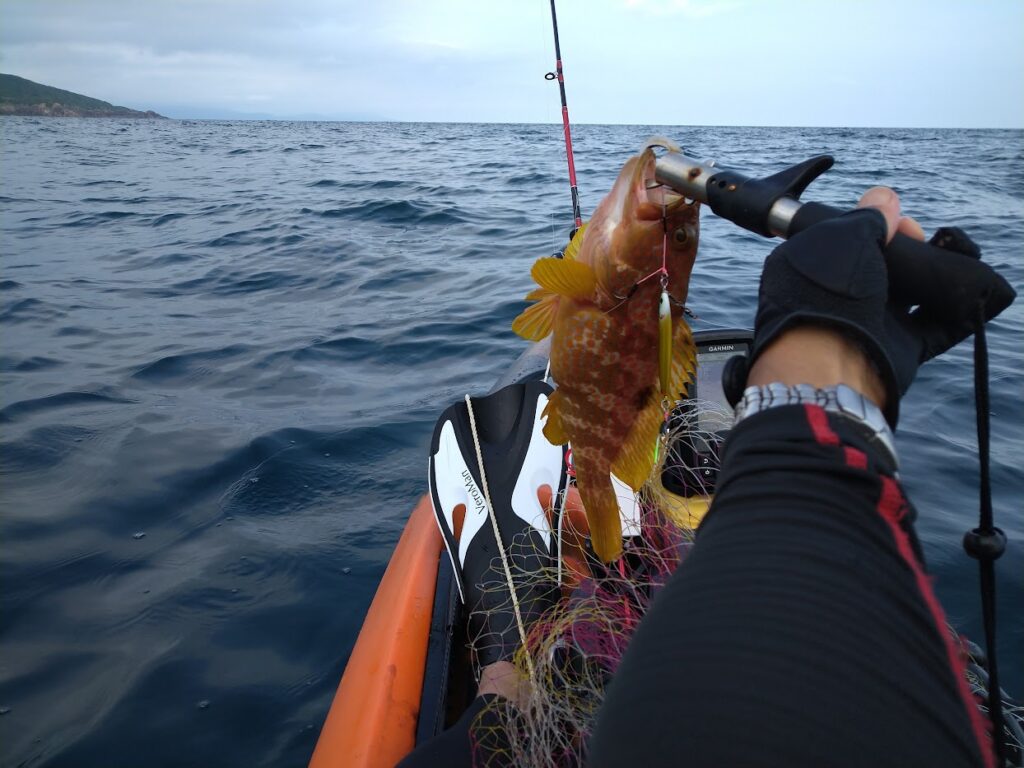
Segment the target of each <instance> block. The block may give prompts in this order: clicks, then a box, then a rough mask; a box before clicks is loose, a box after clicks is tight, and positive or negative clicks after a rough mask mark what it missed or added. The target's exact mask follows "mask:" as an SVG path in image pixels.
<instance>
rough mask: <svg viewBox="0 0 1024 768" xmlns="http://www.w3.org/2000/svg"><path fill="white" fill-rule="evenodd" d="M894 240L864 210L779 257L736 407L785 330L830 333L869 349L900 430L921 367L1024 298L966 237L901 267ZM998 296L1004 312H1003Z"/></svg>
mask: <svg viewBox="0 0 1024 768" xmlns="http://www.w3.org/2000/svg"><path fill="white" fill-rule="evenodd" d="M885 241H886V223H885V218H884V217H883V216H882V214H881V213H880V212H879V211H877V210H875V209H872V208H863V209H859V210H856V211H851V212H849V213H846V214H843V215H842V216H839V217H837V218H834V219H829V220H827V221H823V222H820V223H818V224H815V225H814V226H812V227H810V228H808V229H807V230H805V231H803V232H801V233H800V234H798V235H796V236H794V237H793V238H792V239H790V240H789V241H787V242H785V243H783V244H782V245H780V246H779V247H778V248H776V249H775V250H774V251H772V253H771V255H769V257H768V258H767V260H766V261H765V265H764V271H763V273H762V275H761V287H760V291H759V296H758V309H757V316H756V319H755V321H754V344H753V348H752V350H751V354H750V358H749V360H748V361H747V365H746V366H745V367H744V368H743V370H742V372H741V373H740V374H738V372H737V370H736V368H735V367H733V369H732V370H731V372H730V374H731V375H729V376H728V377H727V379H726V382H725V383H726V387H727V395H728V396H729V397H730V400H731V399H732V396H733V395H734V394H735V395H736V399H737V400H738V399H739V395H740V393H741V391H742V386H740V387H739V390H740V391H739V392H738V391H737V384H738V383H739V382H740V381H742V382H743V384H744V385H745V382H746V371H747V370H749V366H751V365H753V363H754V361H755V360H756V359H757V357H758V356H759V355H760V354H761V353H762V352H763V351H764V349H765V348H766V347H767V346H768V345H769V344H770V343H771V342H772V341H773V340H774V339H775V338H777V337H778V336H779V335H780V334H781V333H782V332H783V331H785V330H787V329H788V328H791V327H794V326H797V325H803V324H813V325H824V326H828V327H832V328H835V329H837V330H839V331H841V332H843V333H845V334H847V335H848V336H849V337H850V338H851V339H853V340H855V341H856V342H857V343H858V344H859V345H860V346H861V347H862V349H863V350H864V353H865V354H866V356H867V358H868V359H869V360H870V361H871V363H872V364H873V365H874V366H875V368H876V369H877V371H878V374H879V378H880V379H881V381H882V384H883V385H884V387H885V391H886V406H885V417H886V419H887V420H888V422H889V424H890V425H892V426H893V427H895V426H896V422H897V421H898V418H899V402H900V397H901V396H902V395H903V394H904V393H905V392H906V391H907V389H908V388H909V387H910V384H911V382H912V381H913V380H914V376H915V375H916V373H917V369H918V367H919V366H920V365H921V363H923V362H925V361H927V360H930V359H931V358H933V357H935V356H936V355H939V354H941V353H942V352H945V351H946V350H947V349H949V348H950V347H952V346H954V345H956V344H958V343H959V342H960V341H962V340H963V339H965V338H966V337H967V336H969V335H970V334H971V333H972V332H973V331H974V329H975V328H976V327H977V324H978V323H979V322H984V321H986V320H988V319H991V317H993V316H994V315H995V314H997V313H998V312H999V311H1001V310H1002V309H1003V308H1005V306H1006V305H1008V304H1009V303H1010V301H1012V299H1013V297H1014V295H1015V294H1014V293H1013V291H1012V289H1010V287H1009V285H1008V284H1006V281H1005V280H1003V279H1002V278H1001V277H1000V276H999V275H997V274H996V273H995V272H994V271H992V270H991V269H990V268H988V267H987V266H986V265H982V264H981V263H980V262H979V261H978V259H979V252H978V249H977V246H975V245H974V243H973V242H971V240H970V239H969V238H968V237H967V236H966V235H965V234H963V233H962V232H961V231H960V230H956V229H943V230H939V232H937V233H936V236H935V237H934V238H932V241H931V242H932V245H938V246H939V247H940V248H942V249H946V250H945V251H940V250H938V249H930V251H934V252H935V253H929V249H928V247H927V246H925V245H924V244H923V243H920V244H917V245H918V246H919V247H920V248H922V249H925V252H924V254H923V257H921V258H919V257H918V254H916V253H915V254H914V255H913V257H912V258H907V259H901V260H899V261H898V262H893V264H892V266H891V267H889V266H887V264H886V257H885V255H884V254H883V248H884V247H885ZM935 254H938V256H939V258H934V257H935ZM993 292H998V293H999V294H1000V299H999V301H998V302H996V303H998V304H1001V305H1002V306H999V307H998V309H995V311H991V309H992V306H990V305H993V302H992V301H991V300H990V299H991V294H992V293H993ZM1007 294H1008V296H1007ZM1004 299H1005V303H1004ZM912 303H917V304H919V306H917V307H916V308H913V309H912V307H911V304H912Z"/></svg>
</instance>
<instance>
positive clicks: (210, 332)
mask: <svg viewBox="0 0 1024 768" xmlns="http://www.w3.org/2000/svg"><path fill="white" fill-rule="evenodd" d="M656 133H657V134H665V135H667V136H670V137H672V138H674V139H676V140H677V141H679V142H680V143H681V144H682V145H683V146H684V147H685V148H686V149H687V150H688V151H689V152H690V153H691V154H695V155H697V156H698V157H702V158H715V159H716V160H718V162H719V163H720V164H721V165H722V166H724V167H728V168H735V169H736V170H742V171H744V172H747V173H749V174H754V175H760V174H765V173H769V172H773V171H776V170H779V169H781V168H782V167H784V166H785V165H787V164H789V163H792V162H796V161H798V160H802V159H804V158H806V157H809V156H811V155H814V154H818V153H823V152H828V153H831V154H834V155H835V156H836V158H837V162H836V166H835V168H834V169H833V170H832V171H830V172H829V173H828V174H826V176H825V177H823V178H822V179H820V180H819V181H817V182H816V183H815V184H814V185H812V187H811V189H810V191H809V192H808V193H807V195H806V196H807V197H808V198H810V199H817V200H819V201H822V202H826V203H832V204H836V205H842V206H849V205H851V204H852V203H853V202H854V201H855V200H856V199H857V196H858V194H859V193H860V192H861V191H862V190H864V189H866V188H867V187H870V186H872V185H875V184H888V185H891V186H893V187H894V188H896V189H897V190H898V191H899V192H900V194H901V195H902V196H903V199H904V201H905V210H906V211H907V212H908V213H910V214H912V215H914V216H916V217H917V218H918V219H919V221H920V222H921V223H922V224H923V225H924V227H925V229H926V230H931V229H934V228H935V227H937V226H940V225H945V224H957V225H959V226H961V227H963V228H964V229H966V230H967V231H968V232H970V233H971V234H972V235H973V236H974V237H975V239H976V240H977V241H978V243H979V244H980V245H981V247H982V249H983V251H984V257H985V259H986V260H987V261H989V262H991V263H992V264H993V265H995V266H996V267H997V268H998V269H999V270H1001V271H1002V272H1003V273H1004V274H1005V275H1006V276H1007V278H1008V279H1009V280H1010V282H1011V283H1012V284H1013V285H1014V287H1015V288H1016V289H1017V290H1018V291H1020V290H1021V289H1022V288H1024V173H1022V170H1021V169H1022V168H1024V132H1021V131H976V130H892V129H856V130H854V129H818V128H706V127H705V128H692V127H685V126H596V125H595V126H578V127H577V128H576V129H575V134H574V137H575V144H576V163H577V168H578V171H579V174H580V178H579V185H580V190H581V195H582V200H583V206H584V212H585V214H586V213H589V212H590V211H592V210H593V208H594V206H595V205H596V204H597V202H598V201H599V199H600V198H601V196H602V195H603V194H604V193H605V192H607V190H608V189H609V188H610V186H611V183H612V181H613V179H614V178H615V176H616V174H617V171H618V169H619V167H621V165H622V163H623V162H624V161H625V160H626V158H627V157H628V156H629V155H630V154H631V153H633V152H634V151H635V150H636V149H638V148H639V146H640V145H641V143H642V142H643V140H644V139H645V138H646V137H648V136H650V135H651V134H656ZM571 225H572V222H571V215H570V210H569V191H568V184H567V181H566V172H565V156H564V148H563V144H562V138H561V126H558V125H462V124H460V125H445V124H373V123H315V122H295V123H289V122H208V121H172V120H162V121H138V122H132V121H124V120H118V119H105V120H78V119H38V118H3V119H2V120H0V764H2V765H4V766H80V767H84V766H239V767H242V766H245V767H249V766H301V765H303V764H305V762H306V761H307V760H308V759H309V756H310V754H311V752H312V750H313V746H314V744H315V742H316V738H317V734H318V732H319V729H320V726H321V724H322V722H323V719H324V716H325V715H326V713H327V709H328V707H329V705H330V702H331V698H332V696H333V694H334V690H335V687H336V686H337V684H338V680H339V678H340V676H341V673H342V670H343V669H344V667H345V662H346V660H347V658H348V656H349V653H350V651H351V648H352V645H353V643H354V642H355V639H356V635H357V633H358V631H359V628H360V625H361V622H362V620H363V616H364V615H365V612H366V609H367V607H368V606H369V603H370V600H371V598H372V596H373V593H374V590H375V588H376V586H377V583H378V581H379V579H380V577H381V575H382V574H383V572H384V568H385V566H386V564H387V561H388V557H389V555H390V553H391V550H392V548H393V546H394V544H395V542H396V540H397V538H398V536H399V533H400V532H401V529H402V526H403V524H404V522H405V519H406V516H407V515H408V513H409V512H410V510H411V509H412V507H413V505H414V503H415V502H416V500H417V498H418V497H419V495H420V494H422V493H423V492H424V490H425V481H426V478H425V470H426V455H427V453H426V451H427V443H428V439H429V436H430V433H431V429H432V427H433V424H434V421H435V419H436V418H437V416H438V415H439V414H440V412H441V411H442V410H443V409H444V408H445V407H446V406H447V405H449V404H450V403H452V402H453V401H454V400H456V399H458V398H461V397H462V395H463V394H464V393H467V392H469V393H473V394H476V393H483V392H486V391H487V390H488V389H489V388H490V387H491V385H492V384H493V383H494V382H495V380H496V379H497V378H498V377H499V375H500V374H501V373H502V372H503V371H504V369H505V368H506V367H507V366H508V365H509V364H510V363H511V362H512V361H513V360H515V358H516V357H517V355H518V354H519V353H520V352H521V351H522V350H523V349H524V348H525V342H523V341H521V340H519V339H518V338H517V337H515V336H514V335H513V333H512V332H511V330H510V324H511V322H512V319H513V318H514V317H515V316H516V315H517V314H518V313H519V311H520V310H521V309H522V308H523V307H524V306H525V305H524V303H523V302H522V297H523V296H524V295H525V293H526V292H527V291H528V290H529V289H530V286H531V281H530V278H529V269H530V266H531V264H532V263H533V261H534V259H536V258H537V257H538V256H542V255H546V254H550V253H551V252H552V251H554V250H557V249H558V248H560V247H561V246H562V245H563V244H564V241H565V238H566V236H567V234H568V232H569V230H570V228H571ZM701 242H702V245H701V249H700V255H699V258H698V262H697V267H696V269H695V271H694V275H693V279H692V282H691V291H690V299H689V301H690V306H691V308H692V309H693V310H694V311H695V312H696V313H697V315H698V316H699V317H700V320H699V321H697V322H695V323H694V327H695V328H715V327H720V326H733V327H737V326H738V327H749V326H750V325H751V323H752V319H753V311H754V307H755V300H756V291H757V280H758V275H759V272H760V264H761V262H762V260H763V258H764V256H765V255H766V254H767V252H768V250H769V247H770V246H769V244H768V243H767V242H766V241H764V240H762V239H760V238H758V237H757V236H755V235H752V234H749V233H746V232H744V231H741V230H739V229H737V228H736V227H734V226H733V225H731V224H728V223H727V222H724V221H722V220H720V219H716V218H715V217H714V216H713V215H711V214H709V213H707V212H706V211H705V214H704V217H703V233H702V236H701ZM988 338H989V350H990V355H991V380H992V401H991V411H992V427H993V432H992V481H993V487H994V498H995V507H996V515H997V524H999V525H1001V526H1002V527H1003V528H1004V529H1005V531H1006V533H1007V534H1008V535H1009V537H1010V539H1011V544H1010V547H1011V549H1010V550H1009V552H1008V553H1007V555H1006V556H1005V557H1004V558H1003V559H1002V560H1001V561H1000V562H999V564H998V575H999V605H1000V614H999V622H1000V625H999V639H1000V643H1001V648H1002V655H1001V658H1002V670H1003V674H1004V682H1005V687H1007V688H1008V689H1009V690H1011V691H1013V692H1015V693H1016V694H1018V696H1019V695H1024V611H1021V606H1024V505H1022V501H1024V431H1022V429H1021V427H1022V417H1024V405H1022V402H1021V392H1022V384H1024V299H1022V300H1018V302H1017V303H1016V304H1015V305H1014V306H1013V307H1011V308H1010V309H1009V310H1007V311H1006V312H1005V313H1004V314H1003V315H1002V316H1001V317H1000V318H999V319H998V320H996V321H995V322H993V323H992V324H991V325H990V332H989V337H988ZM971 370H972V369H971V345H970V342H967V343H965V344H963V345H961V346H960V347H958V348H957V349H955V350H954V351H952V352H950V353H948V354H946V355H945V356H944V357H942V358H941V359H939V360H937V361H935V362H933V363H930V364H928V365H927V366H925V367H924V368H923V370H922V371H921V373H920V375H919V376H918V379H917V382H916V383H915V385H914V387H913V389H912V390H911V392H910V394H909V396H908V397H907V399H906V400H905V401H904V406H903V415H902V421H901V424H900V430H899V433H898V437H897V443H898V447H899V450H900V451H901V453H902V457H903V467H904V472H903V476H904V478H905V482H906V487H907V488H908V491H909V494H910V495H911V497H912V499H913V500H914V501H915V502H916V505H917V506H918V509H919V511H920V525H919V531H920V533H921V537H922V540H923V544H924V548H925V551H926V556H927V560H928V563H929V565H930V567H931V568H932V570H933V572H934V574H935V577H936V587H937V590H938V593H939V595H940V597H941V599H942V600H943V602H944V604H945V605H946V608H947V610H948V612H949V616H950V619H951V621H952V622H953V623H954V624H955V625H956V626H957V627H958V628H959V629H960V630H961V631H963V632H966V633H967V634H968V635H970V636H971V637H972V638H975V639H977V640H979V641H980V640H981V639H982V637H983V636H982V632H981V624H980V607H979V601H978V587H977V575H976V565H975V563H974V562H973V561H971V560H969V559H968V558H967V557H966V556H965V555H964V553H963V551H962V550H961V546H960V539H961V536H962V534H963V532H964V531H965V530H966V529H968V528H970V527H972V526H974V525H976V524H977V505H978V501H977V463H976V452H975V451H976V448H975V446H976V438H975V432H974V397H973V391H972V376H971ZM870 652H871V649H869V648H866V649H865V653H870Z"/></svg>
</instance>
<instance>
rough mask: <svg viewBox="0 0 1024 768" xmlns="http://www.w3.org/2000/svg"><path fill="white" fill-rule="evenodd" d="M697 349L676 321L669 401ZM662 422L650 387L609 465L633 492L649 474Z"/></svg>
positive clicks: (679, 389) (657, 396) (676, 395)
mask: <svg viewBox="0 0 1024 768" xmlns="http://www.w3.org/2000/svg"><path fill="white" fill-rule="evenodd" d="M696 356H697V348H696V346H695V345H694V343H693V333H692V332H691V331H690V326H689V325H687V324H686V321H685V320H683V319H682V318H680V319H679V320H677V321H676V326H675V329H674V330H673V333H672V371H671V377H670V380H669V381H670V383H669V392H670V393H671V394H670V397H669V400H670V401H671V402H673V403H674V402H675V401H676V400H678V399H679V398H680V397H681V396H682V394H683V390H684V389H685V388H686V385H687V384H688V383H689V381H690V379H691V378H692V376H693V372H694V370H695V369H696V360H697V357H696ZM664 419H665V413H664V410H663V408H662V402H661V395H660V392H659V387H652V388H651V394H650V395H649V396H648V398H647V402H646V404H645V405H644V407H643V409H642V410H641V411H640V413H639V414H637V417H636V421H634V422H633V426H632V427H631V428H630V430H629V435H628V436H627V437H626V442H625V443H623V445H622V448H621V449H620V450H619V455H618V456H616V457H615V461H614V462H613V463H612V472H614V473H615V475H616V476H617V477H618V478H619V479H620V480H622V481H623V482H624V483H626V484H627V485H628V486H629V487H630V488H632V489H633V490H634V491H638V490H640V488H641V486H643V484H644V483H645V482H647V479H648V478H649V477H650V475H651V469H652V468H653V467H654V446H655V443H656V442H657V440H658V431H659V430H660V429H661V424H662V422H663V421H664Z"/></svg>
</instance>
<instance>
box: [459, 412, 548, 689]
mask: <svg viewBox="0 0 1024 768" xmlns="http://www.w3.org/2000/svg"><path fill="white" fill-rule="evenodd" d="M466 410H467V411H468V412H469V429H470V432H472V433H473V447H474V448H475V449H476V463H477V466H478V467H479V468H480V484H481V485H482V486H483V487H484V488H483V490H484V502H485V503H486V504H487V516H488V517H489V518H490V519H491V527H492V528H493V529H494V540H495V542H497V544H498V554H499V555H501V568H502V570H503V571H504V572H505V581H506V582H507V584H508V591H509V594H511V596H512V610H513V611H514V612H515V615H516V627H518V629H519V639H520V640H522V643H523V648H524V649H525V648H526V626H525V625H524V624H523V615H522V613H521V612H520V610H519V596H518V595H517V594H516V585H515V582H514V581H513V580H512V568H511V566H509V563H508V554H506V552H505V543H504V542H503V541H502V540H501V531H500V530H498V517H497V515H496V514H495V513H494V505H493V504H491V492H490V490H489V489H488V487H487V473H486V472H485V471H484V456H483V451H481V449H480V437H479V435H478V434H477V431H476V417H475V416H474V415H473V402H472V400H470V399H469V395H466ZM523 658H524V659H525V660H526V672H527V674H528V675H529V676H530V680H533V679H534V673H533V659H531V658H530V654H529V653H524V654H523Z"/></svg>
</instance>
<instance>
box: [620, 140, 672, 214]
mask: <svg viewBox="0 0 1024 768" xmlns="http://www.w3.org/2000/svg"><path fill="white" fill-rule="evenodd" d="M656 146H664V145H662V144H657V145H656ZM668 149H669V151H670V152H671V151H674V150H673V148H671V147H668ZM656 161H657V156H656V155H655V154H654V149H653V146H652V145H648V146H647V147H645V148H644V151H643V154H641V155H640V158H639V162H638V163H637V164H636V167H635V168H634V169H633V179H632V182H633V183H632V184H631V188H632V189H633V190H634V195H633V197H634V200H635V206H636V214H637V218H638V219H641V220H643V221H655V220H659V219H662V218H664V217H665V216H666V215H667V214H669V213H671V212H672V211H675V210H676V209H677V208H679V206H681V205H683V204H684V202H685V198H684V197H683V196H682V195H680V194H679V193H678V192H676V191H675V190H674V189H671V188H669V187H666V186H665V185H664V184H662V183H660V182H659V181H657V179H655V176H654V172H655V163H656Z"/></svg>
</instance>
